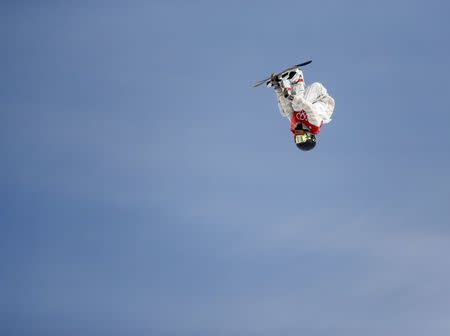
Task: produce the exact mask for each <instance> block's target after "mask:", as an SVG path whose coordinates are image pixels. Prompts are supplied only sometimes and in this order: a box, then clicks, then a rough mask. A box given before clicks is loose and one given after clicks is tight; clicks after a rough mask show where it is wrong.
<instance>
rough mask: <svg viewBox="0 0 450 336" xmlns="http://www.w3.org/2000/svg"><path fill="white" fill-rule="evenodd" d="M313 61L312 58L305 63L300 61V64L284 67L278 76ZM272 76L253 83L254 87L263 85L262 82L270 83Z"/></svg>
mask: <svg viewBox="0 0 450 336" xmlns="http://www.w3.org/2000/svg"><path fill="white" fill-rule="evenodd" d="M311 62H312V60H309V61H306V62H303V63H300V64H296V65H293V66H291V67H289V68H287V69H284V70H283V71H280V72H279V73H277V74H276V75H277V76H278V77H280V75H281V74H283V73H285V72H286V71H289V70H293V69H295V68H300V67H302V66H305V65H308V64H309V63H311ZM270 78H271V76H269V77H267V78H266V79H263V80H260V81H259V82H256V83H255V84H254V85H253V87H258V86H260V85H262V84H264V83H266V84H268V83H269V81H270Z"/></svg>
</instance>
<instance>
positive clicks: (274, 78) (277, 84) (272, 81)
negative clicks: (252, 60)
mask: <svg viewBox="0 0 450 336" xmlns="http://www.w3.org/2000/svg"><path fill="white" fill-rule="evenodd" d="M270 86H272V87H273V88H274V89H277V88H279V87H280V79H279V78H278V76H277V74H275V73H273V74H272V75H271V76H270Z"/></svg>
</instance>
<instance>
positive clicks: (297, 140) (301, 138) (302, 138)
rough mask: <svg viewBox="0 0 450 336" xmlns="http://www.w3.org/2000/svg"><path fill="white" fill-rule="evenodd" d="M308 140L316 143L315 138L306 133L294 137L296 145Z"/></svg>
mask: <svg viewBox="0 0 450 336" xmlns="http://www.w3.org/2000/svg"><path fill="white" fill-rule="evenodd" d="M308 140H312V141H315V139H314V136H313V135H312V134H311V133H308V132H305V133H303V134H296V135H294V141H295V143H296V144H302V143H305V142H307V141H308Z"/></svg>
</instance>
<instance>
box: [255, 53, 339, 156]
mask: <svg viewBox="0 0 450 336" xmlns="http://www.w3.org/2000/svg"><path fill="white" fill-rule="evenodd" d="M309 63H310V61H309V62H305V63H303V64H300V65H297V66H295V67H292V68H290V69H287V70H285V71H284V72H282V73H280V74H272V75H271V77H270V78H268V79H267V80H264V81H261V82H259V83H256V84H255V86H258V85H260V84H262V83H264V82H265V83H266V85H267V86H268V87H273V88H274V89H275V94H276V96H277V99H278V107H279V109H280V113H281V115H282V116H283V117H286V118H288V119H289V121H290V123H291V132H292V133H293V134H294V141H295V144H296V145H297V147H298V148H299V149H301V150H303V151H309V150H311V149H313V148H314V147H315V146H316V135H317V134H318V133H319V132H320V128H321V127H322V125H323V124H327V123H329V122H330V121H331V115H332V114H333V110H334V106H335V102H334V99H333V98H332V97H331V96H330V95H329V94H328V92H327V89H326V88H325V87H324V86H323V85H322V84H321V83H317V82H316V83H312V84H311V85H308V86H306V85H305V81H304V77H303V71H302V70H301V69H300V66H301V65H306V64H309Z"/></svg>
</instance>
